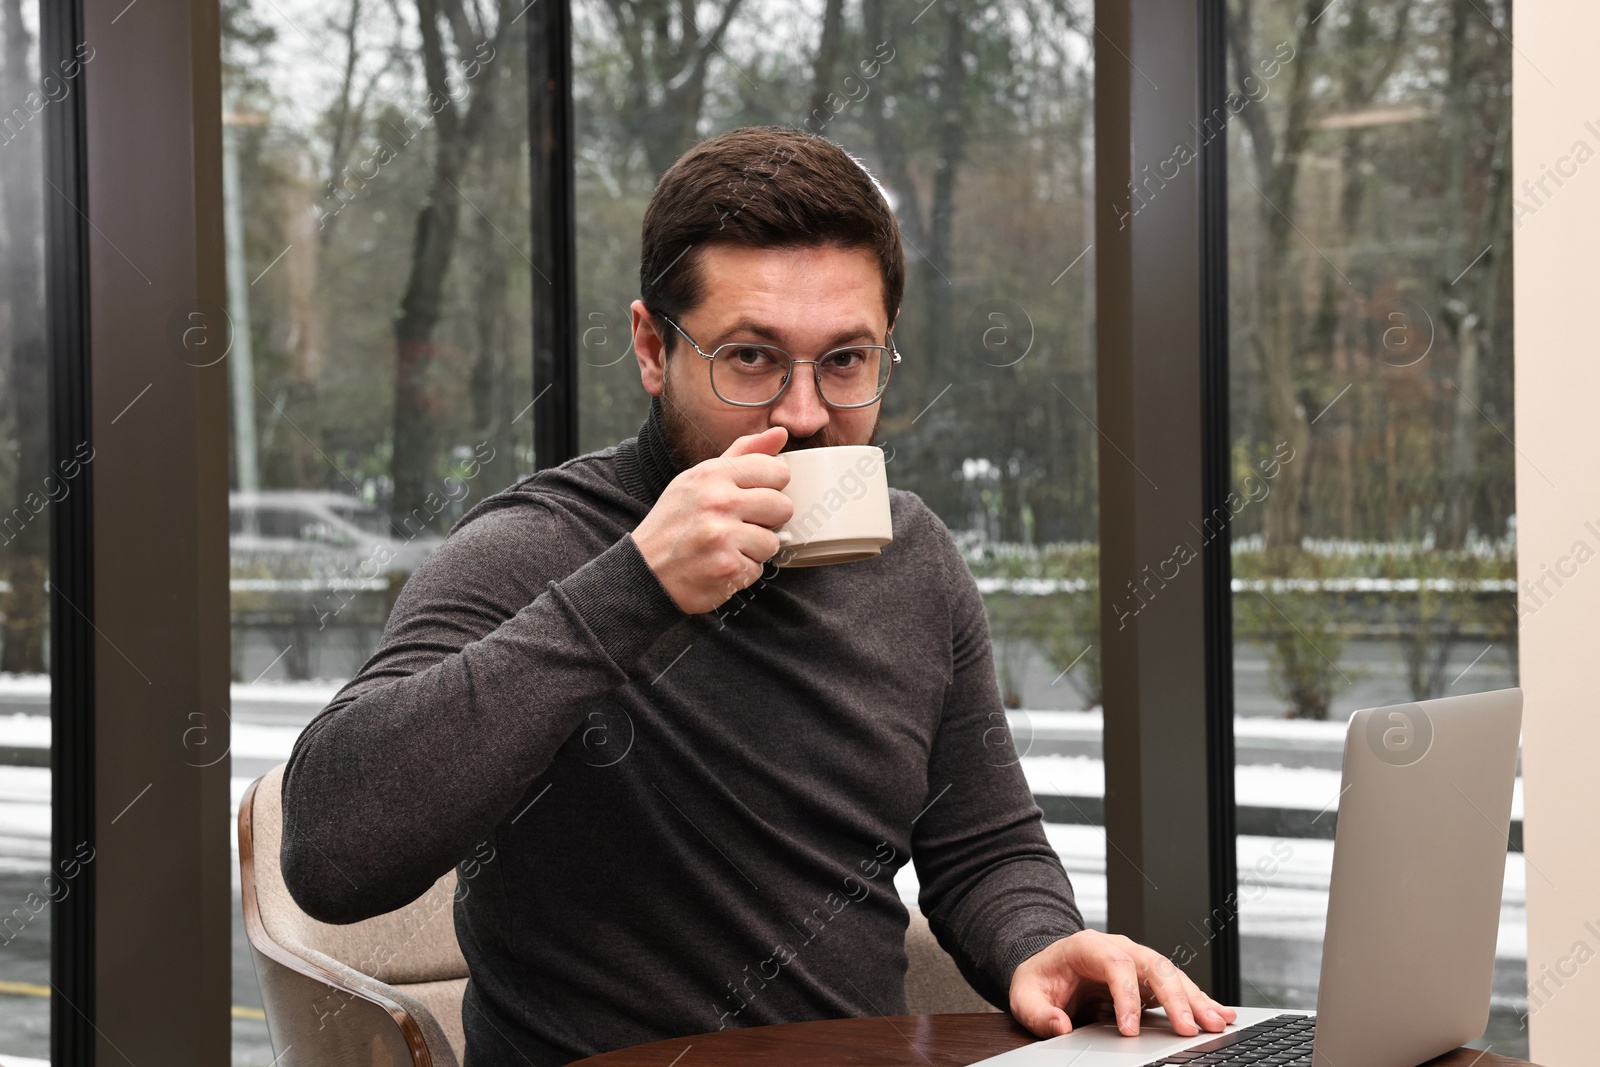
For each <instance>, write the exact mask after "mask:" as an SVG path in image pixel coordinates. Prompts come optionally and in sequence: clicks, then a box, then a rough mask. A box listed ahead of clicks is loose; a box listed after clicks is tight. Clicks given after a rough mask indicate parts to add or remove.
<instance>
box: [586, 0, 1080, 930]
mask: <svg viewBox="0 0 1600 1067" xmlns="http://www.w3.org/2000/svg"><path fill="white" fill-rule="evenodd" d="M725 3H726V0H721V2H716V3H712V2H706V3H699V4H697V5H695V6H694V7H693V14H694V18H693V19H690V18H689V17H688V14H687V12H688V10H689V9H688V8H687V7H685V6H684V5H679V4H658V3H651V2H646V0H633V2H625V3H620V4H612V3H601V2H599V0H577V2H576V3H574V5H573V17H574V24H575V28H574V38H575V43H574V52H575V55H574V69H575V72H576V73H575V86H574V94H575V110H576V116H577V125H576V134H577V136H576V139H577V179H578V191H577V207H578V257H579V271H580V276H579V311H580V314H581V315H582V316H583V318H584V326H585V332H584V334H583V340H582V348H581V351H580V359H581V364H580V378H579V382H580V403H581V419H580V431H581V440H582V447H583V449H585V450H594V449H601V448H605V447H607V446H609V445H612V444H615V443H616V442H617V441H619V440H621V439H623V438H626V437H630V436H632V435H634V434H635V433H637V432H638V429H639V426H640V423H641V422H642V420H643V418H644V416H645V414H646V412H647V410H648V407H649V404H648V395H647V394H646V393H645V391H644V389H643V388H642V387H641V384H640V379H639V368H638V365H637V363H636V362H635V360H634V358H633V354H632V353H631V351H630V350H629V342H630V335H629V317H628V305H629V303H630V302H631V301H632V300H633V299H634V298H635V297H636V296H637V295H638V291H639V269H638V263H639V245H640V232H639V231H640V225H641V221H642V219H643V215H644V209H645V205H646V203H647V202H648V200H649V197H650V193H651V191H652V190H653V188H654V187H655V183H656V180H657V178H658V177H659V176H660V174H661V173H662V172H663V171H664V170H665V169H666V168H667V167H668V166H669V165H670V164H671V163H672V161H673V160H674V159H676V158H677V156H678V155H679V154H681V153H682V152H683V151H684V150H686V149H687V148H689V147H690V146H691V145H692V144H694V143H695V142H696V141H698V140H700V139H702V138H704V137H707V136H710V135H712V134H715V133H717V132H720V131H723V130H726V129H730V128H733V127H737V126H741V125H747V124H778V125H787V126H791V127H804V128H807V129H809V130H812V131H813V132H821V133H822V134H823V135H824V136H826V137H828V138H830V139H833V140H835V141H837V142H839V143H840V144H842V145H843V146H844V147H845V148H846V149H848V150H849V151H850V152H851V153H852V154H854V155H855V156H857V157H858V158H859V159H861V160H862V161H864V162H865V164H866V165H867V167H868V168H869V169H870V170H871V171H872V172H873V174H874V175H875V177H876V178H877V179H878V181H879V182H880V183H881V184H882V185H883V187H884V188H885V190H886V191H887V194H888V197H889V201H890V204H891V206H892V207H893V209H894V211H895V213H896V215H897V217H898V218H899V221H900V225H901V228H902V232H903V234H904V238H905V246H906V254H907V259H908V267H909V277H908V280H907V287H906V297H905V301H904V305H903V309H902V313H901V315H900V319H899V322H898V325H897V326H896V329H895V338H896V343H897V345H898V347H899V349H900V351H901V352H902V354H903V355H904V357H905V360H904V362H903V363H901V364H900V365H898V366H897V367H896V368H895V371H894V375H893V377H892V378H891V380H890V382H889V386H888V390H887V392H886V393H885V394H884V399H883V418H882V423H881V425H880V429H879V434H878V443H879V444H880V445H882V446H883V447H884V448H885V451H886V453H887V454H888V455H889V456H890V466H889V479H890V484H891V485H894V486H896V487H898V488H903V489H909V490H913V491H915V492H916V493H918V494H919V495H920V496H921V497H922V498H923V500H925V501H926V502H927V503H928V505H929V506H930V507H931V508H932V509H933V510H934V511H935V513H937V514H938V515H939V517H940V518H941V519H943V520H944V521H945V523H946V524H947V525H948V526H949V527H950V529H951V530H952V531H953V532H954V533H955V536H956V538H957V540H958V542H959V543H960V545H961V546H962V548H963V551H964V552H965V554H966V557H967V560H968V563H969V565H970V567H971V568H972V570H973V572H974V574H975V575H976V576H977V578H978V580H979V583H980V589H981V590H982V592H983V593H984V596H985V602H986V605H987V608H988V612H989V619H990V627H991V633H992V638H993V646H994V653H995V663H996V669H997V673H998V682H999V686H1000V691H1001V693H1002V695H1003V700H1004V704H1005V707H1006V708H1007V712H1006V715H1007V717H1008V723H1006V724H999V723H997V728H998V727H1002V726H1007V725H1009V727H1010V728H1011V734H1012V739H1013V740H1014V747H1015V749H1016V750H1017V751H1018V752H1019V753H1021V754H1022V760H1023V765H1024V768H1025V770H1026V772H1027V775H1028V779H1029V781H1030V783H1031V784H1032V786H1033V788H1034V790H1035V793H1036V795H1037V797H1038V799H1039V802H1040V804H1041V806H1042V807H1043V809H1044V811H1045V815H1046V820H1047V822H1048V823H1049V827H1048V831H1049V834H1050V837H1051V839H1052V841H1053V842H1054V843H1055V845H1056V848H1057V850H1058V851H1059V852H1060V854H1061V857H1062V859H1063V861H1064V863H1065V865H1066V867H1067V869H1068V871H1069V873H1070V874H1071V875H1072V877H1073V881H1074V885H1075V886H1076V888H1077V891H1078V897H1079V902H1080V904H1081V905H1082V906H1083V909H1084V911H1085V914H1086V916H1087V917H1088V918H1089V919H1090V921H1091V922H1094V923H1096V924H1099V925H1102V926H1103V924H1104V922H1105V841H1104V834H1103V831H1102V829H1101V827H1102V825H1103V822H1104V819H1103V816H1102V814H1101V812H1102V810H1103V803H1102V793H1103V785H1102V778H1103V775H1102V770H1101V761H1100V736H1101V730H1100V711H1099V703H1100V693H1099V650H1098V648H1097V645H1098V625H1099V624H1098V612H1099V609H1098V595H1097V588H1096V587H1097V562H1096V561H1097V546H1096V543H1095V541H1096V536H1097V523H1098V516H1097V511H1096V492H1097V479H1096V449H1097V447H1098V441H1097V440H1096V434H1095V431H1094V428H1093V426H1092V424H1091V423H1090V421H1089V418H1088V415H1087V414H1086V413H1090V412H1092V411H1093V410H1094V404H1095V386H1094V349H1093V338H1094V317H1093V316H1094V289H1093V278H1094V262H1093V256H1092V254H1091V253H1090V247H1091V245H1092V243H1093V240H1094V235H1093V231H1092V217H1093V211H1092V195H1093V190H1092V177H1093V153H1092V142H1093V126H1092V118H1093V97H1092V92H1091V90H1092V84H1093V65H1092V56H1093V42H1092V39H1091V35H1092V32H1093V31H1092V26H1091V23H1090V22H1089V21H1088V18H1087V15H1084V14H1078V13H1075V12H1074V9H1073V8H1072V7H1068V6H1066V5H1061V4H1055V3H1049V2H1044V0H1038V2H1035V0H1022V2H1019V3H1007V4H1000V3H979V2H971V0H962V2H951V0H944V2H938V3H934V4H929V5H926V6H923V5H913V6H911V7H902V6H900V5H895V4H889V3H886V2H885V0H862V2H861V3H859V4H857V3H843V2H841V0H814V2H809V3H801V4H798V5H789V6H782V5H770V4H764V5H759V6H756V7H750V6H748V5H746V6H739V7H733V6H732V5H728V6H726V7H725V6H724V5H725ZM1079 6H1081V5H1079ZM919 9H920V11H919ZM730 10H731V11H732V15H733V17H732V19H731V21H730V22H729V23H728V28H727V31H726V33H725V34H724V35H723V36H722V37H720V38H719V37H716V36H715V35H714V34H715V30H714V28H715V27H717V26H718V25H720V24H721V22H722V19H721V17H720V16H721V15H722V14H723V13H724V12H726V11H730ZM650 13H654V14H650ZM647 15H649V17H646V16H647ZM830 26H831V27H833V29H832V30H830V29H829V27H830ZM630 57H643V58H642V61H641V60H640V59H637V58H630ZM700 67H703V69H704V77H703V78H700V79H695V78H689V77H686V76H684V75H682V74H681V73H680V74H675V73H674V72H675V71H685V70H693V69H700ZM1003 734H1004V731H1003V730H999V731H998V732H997V733H996V735H995V740H996V741H997V742H998V741H999V740H1000V739H1001V738H1002V737H1003ZM996 758H1000V757H999V756H998V755H997V757H996ZM911 873H912V872H911V869H910V868H909V867H908V868H906V869H905V870H904V872H903V873H902V878H901V892H902V894H903V895H904V896H905V897H906V899H907V900H909V901H913V902H914V900H915V893H916V886H915V885H914V884H910V883H908V882H907V881H906V879H907V878H908V877H909V876H910V874H911Z"/></svg>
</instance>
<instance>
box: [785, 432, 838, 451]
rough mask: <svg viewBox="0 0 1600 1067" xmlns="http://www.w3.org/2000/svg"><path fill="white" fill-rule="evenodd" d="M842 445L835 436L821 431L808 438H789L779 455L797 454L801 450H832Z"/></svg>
mask: <svg viewBox="0 0 1600 1067" xmlns="http://www.w3.org/2000/svg"><path fill="white" fill-rule="evenodd" d="M844 443H845V442H843V441H840V440H839V439H838V438H837V437H836V436H835V435H833V434H831V433H829V432H828V431H827V429H821V430H818V431H817V432H816V433H814V434H812V435H811V436H810V437H801V438H797V437H791V438H789V440H788V441H787V442H786V443H785V444H784V446H783V448H782V449H780V454H781V453H782V452H798V451H800V450H801V449H803V448H832V447H834V446H836V445H841V444H844Z"/></svg>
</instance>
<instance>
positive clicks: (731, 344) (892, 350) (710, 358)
mask: <svg viewBox="0 0 1600 1067" xmlns="http://www.w3.org/2000/svg"><path fill="white" fill-rule="evenodd" d="M650 314H651V316H652V317H654V318H658V319H661V320H662V321H664V322H665V323H666V324H667V325H668V326H671V327H672V328H673V329H674V330H677V331H678V332H679V333H681V334H683V339H684V340H685V341H688V342H689V346H690V347H691V348H693V349H694V350H695V352H696V353H698V354H699V356H700V358H701V359H704V360H706V361H707V362H709V363H715V362H716V358H717V353H718V352H721V351H722V350H723V349H724V348H739V347H760V348H771V349H776V350H777V351H779V352H782V353H783V354H784V355H786V356H788V357H789V373H788V375H786V376H785V377H784V379H783V384H782V385H780V386H778V391H777V392H776V393H774V394H772V398H771V399H770V400H762V401H760V402H759V403H758V402H754V401H749V400H729V399H728V398H727V397H725V396H723V395H722V393H721V391H720V390H718V389H717V376H716V374H715V373H712V368H711V367H709V366H708V367H707V368H706V371H707V373H708V376H709V377H710V379H711V391H712V392H713V393H715V394H716V397H717V399H718V400H720V401H722V402H723V403H724V404H731V405H733V406H734V407H738V408H764V407H769V406H771V405H773V404H776V403H777V402H778V401H779V400H781V399H783V394H784V393H786V392H788V391H789V384H790V383H791V382H793V381H794V368H795V367H798V366H799V365H800V364H802V363H810V364H811V365H812V366H813V367H814V368H820V367H821V366H822V360H824V359H827V358H828V357H829V356H831V355H833V354H834V353H835V352H848V351H850V350H851V349H853V348H881V349H883V350H884V351H886V352H888V353H889V373H888V374H887V375H885V376H884V379H883V388H882V389H879V390H878V395H877V396H875V397H873V398H872V399H871V400H868V401H867V402H866V403H863V404H835V403H834V402H833V401H831V400H829V399H828V398H827V397H826V396H824V395H823V392H822V371H821V370H820V369H814V370H812V372H811V377H812V380H813V381H814V382H816V385H817V399H818V400H820V401H822V402H823V403H824V404H825V405H827V406H828V407H830V408H833V409H834V410H836V411H859V410H861V409H862V408H870V407H871V406H872V405H874V404H876V403H877V402H878V401H880V400H882V399H883V394H884V393H885V392H887V391H888V389H889V379H890V378H892V377H894V368H895V366H896V365H897V364H899V363H900V350H899V349H897V348H896V347H895V346H894V329H893V328H890V330H889V332H888V334H887V336H886V337H885V338H884V340H886V341H888V342H889V343H888V344H883V345H880V344H870V345H840V346H839V347H838V348H830V349H828V350H827V351H826V352H824V353H822V358H821V359H795V358H794V353H792V352H790V351H789V350H788V349H786V348H783V347H781V346H779V345H769V344H767V343H766V342H765V341H725V342H723V343H722V344H720V345H718V346H717V347H716V348H713V349H712V350H711V351H710V352H707V351H706V350H705V349H703V348H701V347H700V343H699V342H698V341H696V340H695V339H694V338H693V337H690V336H689V331H688V330H685V329H684V328H683V327H682V326H679V325H678V324H677V323H676V322H673V321H672V320H671V319H669V318H667V316H666V315H665V314H663V313H662V312H659V311H652V312H650Z"/></svg>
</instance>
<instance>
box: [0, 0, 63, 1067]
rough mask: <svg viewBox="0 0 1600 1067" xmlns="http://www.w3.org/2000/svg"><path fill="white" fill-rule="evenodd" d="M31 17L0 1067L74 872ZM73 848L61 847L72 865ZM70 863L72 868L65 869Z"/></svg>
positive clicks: (15, 347)
mask: <svg viewBox="0 0 1600 1067" xmlns="http://www.w3.org/2000/svg"><path fill="white" fill-rule="evenodd" d="M39 63H40V57H39V8H38V5H37V4H35V3H31V2H21V3H17V2H11V3H7V4H5V5H4V12H3V14H0V100H3V101H4V107H5V109H6V110H5V112H4V113H3V114H0V1061H4V1062H7V1063H9V1062H11V1061H12V1058H13V1057H18V1058H29V1057H31V1058H34V1059H40V1060H43V1059H46V1058H48V1057H49V1055H50V1001H49V993H50V986H49V981H50V924H51V922H52V909H51V907H50V905H51V903H53V902H55V901H60V900H64V899H65V898H66V895H67V894H69V893H71V892H72V891H73V878H72V877H71V876H72V875H75V874H76V873H77V871H78V870H80V869H81V868H80V867H78V866H77V865H74V866H73V867H71V868H65V867H63V868H56V867H54V866H52V863H51V858H50V674H49V671H50V647H49V643H50V611H49V607H50V605H49V600H48V599H47V595H46V590H45V580H46V578H47V577H48V575H49V565H50V523H51V521H52V510H53V509H52V507H51V505H52V504H55V503H59V502H60V501H62V500H65V499H66V497H67V495H68V494H69V493H71V492H73V491H74V490H75V489H76V488H78V485H77V484H76V477H77V475H78V473H79V472H80V471H81V469H82V468H81V466H79V465H78V464H76V463H74V464H73V466H72V468H71V469H70V472H69V469H68V468H67V467H65V466H63V467H62V468H60V469H59V470H57V469H52V466H51V462H50V449H49V439H48V437H47V432H46V415H47V413H48V411H49V408H50V405H49V401H48V397H47V395H46V374H45V366H46V364H45V358H46V346H45V345H46V339H45V303H44V211H45V201H44V192H45V185H44V181H43V177H44V123H45V117H44V115H43V114H42V112H43V111H44V109H45V108H47V107H50V106H54V105H55V104H56V103H57V102H59V101H60V100H62V99H64V98H65V94H66V93H70V92H73V91H75V89H76V79H77V77H78V73H79V71H78V70H73V71H72V72H71V76H66V75H67V73H68V72H67V71H66V70H62V71H61V72H60V73H61V74H62V75H63V76H62V77H57V76H55V72H52V71H41V70H40V69H39ZM72 844H73V843H67V844H66V845H65V849H64V852H65V854H66V855H67V856H70V855H71V854H72V852H73V848H72ZM67 862H71V861H70V860H69V861H67Z"/></svg>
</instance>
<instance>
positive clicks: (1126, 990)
mask: <svg viewBox="0 0 1600 1067" xmlns="http://www.w3.org/2000/svg"><path fill="white" fill-rule="evenodd" d="M1103 963H1104V966H1105V978H1104V981H1105V983H1106V988H1107V989H1108V990H1110V992H1111V1006H1112V1008H1113V1010H1114V1011H1115V1012H1116V1015H1117V1029H1118V1030H1120V1031H1121V1032H1122V1033H1123V1035H1125V1036H1127V1037H1133V1036H1134V1035H1136V1034H1137V1033H1138V1032H1139V1013H1140V1012H1141V1011H1143V1010H1144V998H1143V997H1141V996H1140V995H1139V972H1138V970H1137V968H1135V967H1134V964H1133V958H1132V957H1131V956H1129V955H1128V954H1127V953H1125V952H1120V951H1119V952H1117V953H1116V954H1115V955H1112V956H1109V957H1107V958H1106V959H1105V960H1104V961H1103Z"/></svg>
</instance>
